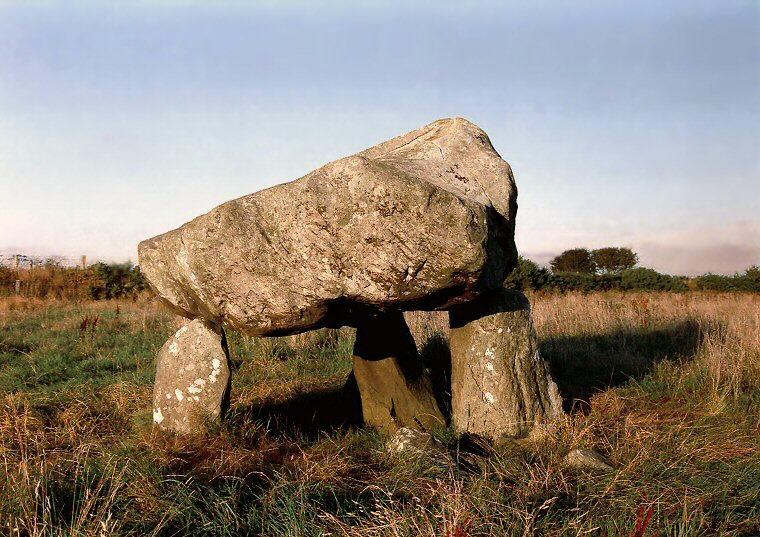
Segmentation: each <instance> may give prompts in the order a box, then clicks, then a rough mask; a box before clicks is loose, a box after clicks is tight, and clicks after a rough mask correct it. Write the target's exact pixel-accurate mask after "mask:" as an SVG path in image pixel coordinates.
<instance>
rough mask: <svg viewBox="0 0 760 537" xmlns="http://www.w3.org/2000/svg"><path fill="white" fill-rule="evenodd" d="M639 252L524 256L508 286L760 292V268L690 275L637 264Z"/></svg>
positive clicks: (552, 289)
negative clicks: (541, 258)
mask: <svg viewBox="0 0 760 537" xmlns="http://www.w3.org/2000/svg"><path fill="white" fill-rule="evenodd" d="M637 263H638V255H637V254H636V253H635V252H633V251H632V250H630V249H629V248H614V247H608V248H599V249H597V250H587V249H585V248H573V249H571V250H566V251H564V252H562V253H561V254H560V255H558V256H557V257H555V258H554V259H552V260H551V262H550V263H549V265H550V267H551V269H546V268H543V267H541V266H539V265H538V264H537V263H535V262H534V261H531V260H530V259H526V258H524V257H520V259H519V263H518V266H517V268H515V269H514V270H513V271H512V273H511V274H510V275H509V277H508V278H507V280H506V285H507V287H510V288H514V289H523V290H533V291H550V292H565V291H581V292H591V291H610V290H621V291H637V290H641V291H674V292H683V291H689V290H700V291H749V292H760V268H758V267H757V266H752V267H749V268H748V269H747V270H745V271H744V272H742V273H737V274H734V275H733V276H723V275H719V274H705V275H703V276H697V277H694V278H689V277H686V276H671V275H669V274H661V273H659V272H657V271H656V270H654V269H650V268H644V267H637V266H636V264H637Z"/></svg>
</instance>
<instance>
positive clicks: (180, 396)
mask: <svg viewBox="0 0 760 537" xmlns="http://www.w3.org/2000/svg"><path fill="white" fill-rule="evenodd" d="M174 395H175V396H176V397H177V401H182V400H183V399H184V398H185V394H184V393H182V390H180V389H179V388H177V389H176V390H174Z"/></svg>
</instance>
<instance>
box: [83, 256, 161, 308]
mask: <svg viewBox="0 0 760 537" xmlns="http://www.w3.org/2000/svg"><path fill="white" fill-rule="evenodd" d="M90 268H91V270H92V271H93V273H94V274H95V276H96V277H97V280H98V281H97V282H96V283H94V284H92V285H91V286H90V296H91V297H92V298H94V299H96V300H97V299H103V298H120V297H129V298H133V297H135V296H137V295H138V294H139V293H140V292H141V291H143V290H144V289H145V288H146V287H147V284H146V282H145V278H144V277H143V275H142V273H141V272H140V268H139V267H136V266H133V265H132V264H131V263H119V264H111V265H107V264H105V263H96V264H95V265H93V266H92V267H90Z"/></svg>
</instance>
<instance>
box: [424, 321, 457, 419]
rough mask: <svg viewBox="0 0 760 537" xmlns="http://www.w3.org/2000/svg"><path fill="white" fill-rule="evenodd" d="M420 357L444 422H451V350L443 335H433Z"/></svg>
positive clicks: (426, 342)
mask: <svg viewBox="0 0 760 537" xmlns="http://www.w3.org/2000/svg"><path fill="white" fill-rule="evenodd" d="M420 357H421V358H422V363H423V365H424V366H425V369H426V370H427V371H428V372H429V374H430V381H431V383H432V385H433V395H434V396H435V400H436V402H437V403H438V408H440V409H441V412H443V416H444V417H445V418H446V421H450V420H451V350H450V349H449V342H448V340H447V339H446V338H445V337H444V336H443V334H434V335H432V336H431V337H430V338H428V339H427V341H425V343H423V345H422V347H421V348H420Z"/></svg>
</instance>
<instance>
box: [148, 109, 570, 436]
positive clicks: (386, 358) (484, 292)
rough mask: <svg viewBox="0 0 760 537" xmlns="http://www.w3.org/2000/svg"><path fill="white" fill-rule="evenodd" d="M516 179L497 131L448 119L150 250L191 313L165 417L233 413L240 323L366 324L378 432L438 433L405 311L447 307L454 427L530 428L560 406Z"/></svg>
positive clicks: (164, 425) (194, 420)
mask: <svg viewBox="0 0 760 537" xmlns="http://www.w3.org/2000/svg"><path fill="white" fill-rule="evenodd" d="M516 212H517V189H516V187H515V182H514V178H513V176H512V170H511V168H510V166H509V164H507V163H506V162H505V161H504V160H502V158H501V157H500V156H499V154H498V153H497V152H496V151H495V150H494V148H493V146H492V145H491V142H490V140H489V138H488V136H487V135H486V133H485V132H484V131H483V130H481V129H480V128H479V127H477V126H476V125H474V124H472V123H470V122H469V121H466V120H464V119H461V118H456V119H443V120H440V121H436V122H434V123H431V124H429V125H427V126H425V127H422V128H420V129H417V130H415V131H412V132H409V133H407V134H404V135H402V136H399V137H397V138H394V139H392V140H389V141H387V142H384V143H381V144H379V145H376V146H374V147H372V148H370V149H367V150H365V151H362V152H360V153H357V154H356V155H353V156H349V157H346V158H343V159H340V160H337V161H335V162H331V163H329V164H327V165H325V166H323V167H321V168H319V169H317V170H314V171H313V172H311V173H309V174H308V175H306V176H304V177H301V178H300V179H297V180H295V181H292V182H290V183H284V184H280V185H277V186H274V187H272V188H268V189H266V190H262V191H260V192H256V193H254V194H250V195H247V196H243V197H242V198H238V199H235V200H232V201H229V202H227V203H224V204H222V205H220V206H218V207H216V208H215V209H213V210H211V211H210V212H209V213H207V214H204V215H202V216H199V217H198V218H196V219H194V220H192V221H191V222H188V223H187V224H185V225H183V226H182V227H180V228H178V229H175V230H172V231H169V232H167V233H164V234H163V235H159V236H157V237H154V238H152V239H147V240H145V241H143V242H141V243H140V245H139V264H140V269H141V270H142V272H143V274H144V275H145V277H146V279H147V281H148V282H149V284H150V286H151V287H152V288H153V290H154V291H155V292H156V294H157V295H158V296H159V297H160V299H161V300H162V301H163V302H164V303H165V304H167V305H168V306H169V307H170V308H171V309H172V310H173V311H175V312H176V313H178V314H179V315H182V316H184V317H187V318H188V319H192V322H190V323H189V324H187V325H185V326H183V327H182V328H180V329H179V330H178V331H177V333H176V334H174V335H173V336H172V337H170V338H169V340H168V341H167V342H166V344H165V345H164V346H163V348H162V349H161V351H160V352H159V355H158V365H157V372H156V382H155V391H154V403H153V420H154V425H155V426H156V427H158V428H159V429H163V430H168V431H174V432H178V433H192V432H197V431H199V430H200V429H201V428H202V427H204V425H205V424H206V423H207V422H208V420H214V419H220V418H221V417H222V413H223V411H224V409H225V407H226V405H227V402H228V400H229V391H230V383H231V376H230V353H229V349H228V347H227V343H226V339H225V331H229V330H238V331H241V332H243V333H245V334H248V335H251V336H260V337H269V336H283V335H288V334H297V333H300V332H304V331H307V330H315V329H318V328H324V327H330V328H336V327H342V326H349V327H354V328H356V342H355V346H354V358H353V375H354V377H355V380H356V383H357V385H358V388H359V392H360V399H361V411H362V415H363V418H364V422H365V423H366V424H367V425H369V426H374V427H378V428H382V429H385V430H388V431H391V432H392V431H395V430H397V429H398V428H401V427H412V428H416V429H420V430H423V431H429V430H432V429H435V428H437V427H443V426H446V425H447V421H448V419H449V417H448V416H445V415H444V413H443V412H442V410H441V408H439V405H438V403H437V400H436V397H435V394H434V393H433V388H432V383H431V380H430V379H431V375H430V371H427V370H426V369H425V367H424V366H423V363H422V360H421V358H420V355H419V354H418V351H417V346H416V345H415V341H414V339H413V337H412V335H411V333H410V331H409V328H408V326H407V324H406V322H405V320H404V316H403V312H405V311H412V310H428V311H431V310H443V311H448V313H449V319H450V327H451V330H450V349H451V362H452V363H451V366H452V370H451V396H452V403H451V407H452V408H451V416H450V420H451V422H452V424H453V426H454V427H455V428H456V430H458V431H460V432H467V433H472V434H477V435H481V436H485V437H489V438H494V439H496V438H499V437H502V436H519V435H524V434H527V433H529V432H530V431H531V430H532V429H533V428H534V427H535V426H537V425H540V424H543V423H545V422H548V421H551V420H552V419H554V418H556V417H557V416H558V415H559V414H560V413H561V399H560V396H559V393H558V391H557V387H556V385H555V384H554V382H553V381H552V379H551V377H550V375H549V371H548V369H547V366H546V364H545V363H544V361H543V360H542V358H541V356H540V355H539V353H538V347H537V343H536V334H535V330H534V328H533V324H532V321H531V315H530V304H529V302H528V300H527V298H526V297H525V296H524V295H523V294H522V293H520V292H518V291H514V290H507V289H505V288H504V287H503V282H504V280H505V277H506V276H507V275H508V274H509V273H510V271H511V270H512V269H513V268H514V267H515V266H516V263H517V249H516V247H515V242H514V229H515V215H516Z"/></svg>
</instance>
